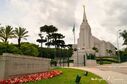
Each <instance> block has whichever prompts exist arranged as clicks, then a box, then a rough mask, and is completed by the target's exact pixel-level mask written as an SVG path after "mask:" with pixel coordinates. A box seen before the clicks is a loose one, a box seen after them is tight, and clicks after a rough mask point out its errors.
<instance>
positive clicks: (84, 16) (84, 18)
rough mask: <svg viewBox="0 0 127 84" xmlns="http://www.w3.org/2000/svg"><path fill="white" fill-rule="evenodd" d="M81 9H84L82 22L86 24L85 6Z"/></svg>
mask: <svg viewBox="0 0 127 84" xmlns="http://www.w3.org/2000/svg"><path fill="white" fill-rule="evenodd" d="M83 8H84V14H83V22H87V18H86V11H85V5H83Z"/></svg>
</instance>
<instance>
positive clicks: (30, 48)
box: [20, 43, 39, 56]
mask: <svg viewBox="0 0 127 84" xmlns="http://www.w3.org/2000/svg"><path fill="white" fill-rule="evenodd" d="M20 49H21V51H22V53H23V54H24V55H30V56H38V54H39V52H38V48H37V46H35V45H33V44H31V43H21V48H20Z"/></svg>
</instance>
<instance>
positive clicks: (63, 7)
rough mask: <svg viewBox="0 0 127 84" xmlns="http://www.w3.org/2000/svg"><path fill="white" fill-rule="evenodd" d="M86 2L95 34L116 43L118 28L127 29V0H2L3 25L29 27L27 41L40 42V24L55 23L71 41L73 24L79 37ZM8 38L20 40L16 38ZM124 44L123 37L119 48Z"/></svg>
mask: <svg viewBox="0 0 127 84" xmlns="http://www.w3.org/2000/svg"><path fill="white" fill-rule="evenodd" d="M83 5H85V8H86V16H87V20H88V22H89V25H90V26H91V30H92V34H93V35H94V36H96V37H97V38H99V39H100V40H105V41H110V42H111V43H113V44H114V45H115V46H116V43H117V40H116V39H117V31H118V30H119V29H121V31H122V30H124V29H127V16H126V15H127V10H126V8H127V0H122V1H121V0H0V6H1V7H0V24H2V26H3V25H11V26H13V27H19V26H20V27H24V28H26V29H27V30H28V31H29V37H28V38H27V41H29V42H32V43H37V42H36V39H38V38H39V37H38V33H39V29H40V27H41V26H43V25H45V24H46V25H54V26H56V27H57V28H58V30H59V31H58V32H60V33H62V34H63V35H65V39H64V40H65V42H66V43H67V44H68V43H69V44H70V43H74V41H73V40H74V39H73V32H72V29H73V25H74V24H75V30H76V39H77V38H78V37H79V29H80V25H81V23H82V20H83V12H84V10H83ZM9 41H11V42H13V43H17V40H16V39H11V40H9ZM23 41H25V40H23ZM122 43H123V39H122V38H121V37H120V38H119V44H120V48H122Z"/></svg>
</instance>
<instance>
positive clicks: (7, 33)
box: [0, 26, 14, 43]
mask: <svg viewBox="0 0 127 84" xmlns="http://www.w3.org/2000/svg"><path fill="white" fill-rule="evenodd" d="M9 38H14V30H13V28H12V27H11V26H6V27H5V28H4V27H0V39H1V40H2V41H3V42H5V43H7V42H8V39H9Z"/></svg>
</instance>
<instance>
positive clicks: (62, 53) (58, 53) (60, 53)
mask: <svg viewBox="0 0 127 84" xmlns="http://www.w3.org/2000/svg"><path fill="white" fill-rule="evenodd" d="M41 51H42V52H41ZM41 53H42V57H45V58H50V59H54V58H55V57H57V58H60V57H61V58H67V57H68V56H69V57H71V56H72V54H73V52H72V50H67V49H62V50H61V49H59V48H57V49H55V48H42V50H41V48H39V57H41Z"/></svg>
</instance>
